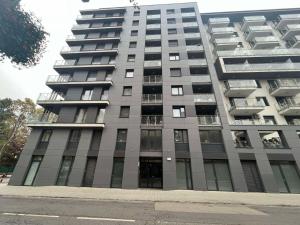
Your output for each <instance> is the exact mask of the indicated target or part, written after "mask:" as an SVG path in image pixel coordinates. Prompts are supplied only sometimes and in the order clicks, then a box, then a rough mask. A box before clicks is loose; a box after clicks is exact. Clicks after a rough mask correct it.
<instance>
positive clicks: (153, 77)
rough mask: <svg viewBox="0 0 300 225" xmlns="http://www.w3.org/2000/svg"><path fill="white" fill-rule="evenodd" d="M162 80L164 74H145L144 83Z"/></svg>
mask: <svg viewBox="0 0 300 225" xmlns="http://www.w3.org/2000/svg"><path fill="white" fill-rule="evenodd" d="M161 82H162V76H161V75H150V76H144V83H149V84H151V83H154V84H156V83H161Z"/></svg>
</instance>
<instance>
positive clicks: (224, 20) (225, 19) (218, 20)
mask: <svg viewBox="0 0 300 225" xmlns="http://www.w3.org/2000/svg"><path fill="white" fill-rule="evenodd" d="M208 23H209V25H212V24H219V23H230V19H229V17H222V18H221V17H219V18H209V19H208Z"/></svg>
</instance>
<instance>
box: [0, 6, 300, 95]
mask: <svg viewBox="0 0 300 225" xmlns="http://www.w3.org/2000/svg"><path fill="white" fill-rule="evenodd" d="M137 1H138V2H139V4H140V5H147V4H148V5H149V4H164V3H179V2H191V1H192V0H181V1H178V0H151V1H149V0H137ZM195 1H197V2H198V7H199V9H200V12H216V11H236V10H254V9H270V8H273V9H275V8H296V7H297V8H300V1H299V0H202V1H201V0H195ZM22 4H23V5H24V7H25V8H26V10H30V11H32V12H33V13H34V14H35V15H36V16H37V17H38V18H40V19H41V21H42V24H43V25H44V27H45V29H46V31H47V32H48V33H50V37H49V40H48V41H49V42H48V47H47V51H46V53H45V54H44V56H43V58H42V60H41V61H40V64H39V65H37V66H35V67H32V68H29V69H25V68H24V69H21V70H19V69H17V68H15V67H14V66H13V65H12V64H11V63H10V62H9V61H8V60H5V61H4V62H0V98H5V97H10V98H21V99H23V98H25V97H29V98H32V99H34V100H36V98H37V97H38V94H39V93H42V92H50V89H48V88H47V86H46V85H45V81H46V78H47V76H48V75H53V74H56V72H55V71H54V70H53V64H54V62H55V60H57V59H61V57H60V55H59V52H60V50H61V48H62V47H63V46H65V45H66V43H65V39H66V36H67V35H68V34H70V33H71V31H70V30H71V27H72V25H73V24H74V23H75V18H76V16H77V15H78V14H79V10H80V9H92V8H101V7H117V6H127V5H129V0H109V1H108V0H90V2H89V3H82V2H81V0H22Z"/></svg>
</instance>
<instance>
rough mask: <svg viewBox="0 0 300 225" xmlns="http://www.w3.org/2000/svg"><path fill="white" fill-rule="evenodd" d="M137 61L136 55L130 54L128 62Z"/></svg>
mask: <svg viewBox="0 0 300 225" xmlns="http://www.w3.org/2000/svg"><path fill="white" fill-rule="evenodd" d="M134 61H135V55H128V58H127V62H134Z"/></svg>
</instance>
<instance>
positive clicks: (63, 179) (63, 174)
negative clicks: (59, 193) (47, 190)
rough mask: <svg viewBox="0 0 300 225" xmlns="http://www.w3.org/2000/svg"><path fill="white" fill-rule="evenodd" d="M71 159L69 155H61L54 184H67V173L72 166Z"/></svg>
mask: <svg viewBox="0 0 300 225" xmlns="http://www.w3.org/2000/svg"><path fill="white" fill-rule="evenodd" d="M73 160H74V158H73V157H71V156H64V157H63V160H62V163H61V166H60V170H59V174H58V177H57V181H56V185H59V186H65V185H67V184H68V179H69V175H70V172H71V169H72V166H73Z"/></svg>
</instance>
